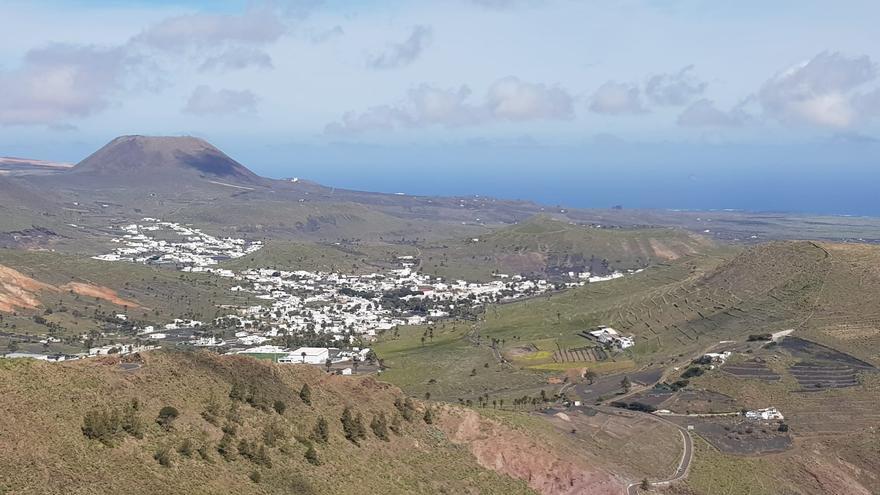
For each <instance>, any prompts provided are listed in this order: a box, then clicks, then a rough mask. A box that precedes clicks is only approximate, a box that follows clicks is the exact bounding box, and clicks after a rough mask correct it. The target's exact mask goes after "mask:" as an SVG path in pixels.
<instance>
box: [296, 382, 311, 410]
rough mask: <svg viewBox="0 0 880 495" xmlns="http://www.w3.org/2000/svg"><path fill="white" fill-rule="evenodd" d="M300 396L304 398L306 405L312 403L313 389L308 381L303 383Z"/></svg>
mask: <svg viewBox="0 0 880 495" xmlns="http://www.w3.org/2000/svg"><path fill="white" fill-rule="evenodd" d="M299 398H300V399H302V401H303V403H304V404H305V405H307V406H311V405H312V389H311V388H310V387H309V384H308V383H304V384H303V386H302V389H300V391H299Z"/></svg>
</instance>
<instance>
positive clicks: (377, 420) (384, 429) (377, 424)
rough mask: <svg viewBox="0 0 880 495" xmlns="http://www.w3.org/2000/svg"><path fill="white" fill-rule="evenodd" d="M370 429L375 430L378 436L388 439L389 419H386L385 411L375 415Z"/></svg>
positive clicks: (374, 432)
mask: <svg viewBox="0 0 880 495" xmlns="http://www.w3.org/2000/svg"><path fill="white" fill-rule="evenodd" d="M370 429H372V430H373V434H374V435H376V438H379V439H381V440H385V441H386V442H387V441H388V421H387V420H386V419H385V413H379V414H378V415H375V414H374V415H373V420H372V421H370Z"/></svg>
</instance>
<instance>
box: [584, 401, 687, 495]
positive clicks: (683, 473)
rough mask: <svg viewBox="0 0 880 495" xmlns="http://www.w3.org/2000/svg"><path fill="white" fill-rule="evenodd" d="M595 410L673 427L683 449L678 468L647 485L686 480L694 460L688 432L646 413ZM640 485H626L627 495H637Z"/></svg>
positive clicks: (611, 409) (610, 408)
mask: <svg viewBox="0 0 880 495" xmlns="http://www.w3.org/2000/svg"><path fill="white" fill-rule="evenodd" d="M595 408H596V409H597V410H599V411H602V412H604V413H607V414H617V415H620V416H625V415H627V414H634V415H641V416H643V417H650V418H652V419H653V420H655V421H658V422H660V423H666V424H668V425H672V426H674V427H675V429H676V430H678V433H679V435H681V441H682V444H683V449H682V453H681V460H680V461H679V462H678V467H677V468H676V469H675V472H674V473H672V476H671V477H669V478H666V479H662V480H654V481H651V480H648V483H650V484H651V486H663V485H668V484H670V483H674V482H676V481H681V480H683V479H685V478H687V474H688V470H690V467H691V462H692V461H693V459H694V441H693V438H691V434H690V432H688V430H687V429H686V428H685V427H683V426H679V425H677V424H675V423H673V422H671V421H668V420H666V419H664V418H663V417H661V416H657V415H655V414H648V413H643V412H638V411H630V410H621V409H617V408H613V407H605V406H596V407H595ZM640 484H641V482H633V483H630V484H629V485H627V487H626V493H627V495H638V493H639V485H640Z"/></svg>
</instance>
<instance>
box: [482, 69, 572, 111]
mask: <svg viewBox="0 0 880 495" xmlns="http://www.w3.org/2000/svg"><path fill="white" fill-rule="evenodd" d="M487 102H488V106H489V110H490V111H491V113H492V115H494V116H495V117H496V118H499V119H506V120H540V119H570V118H572V117H574V100H573V98H572V97H571V95H569V94H568V93H567V92H566V91H565V90H563V89H561V88H559V87H548V86H546V85H544V84H533V83H527V82H523V81H520V80H519V79H517V78H515V77H505V78H504V79H501V80H500V81H498V82H496V83H495V84H493V85H492V87H490V88H489V94H488V97H487Z"/></svg>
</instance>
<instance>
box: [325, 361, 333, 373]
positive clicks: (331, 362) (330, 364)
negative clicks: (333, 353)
mask: <svg viewBox="0 0 880 495" xmlns="http://www.w3.org/2000/svg"><path fill="white" fill-rule="evenodd" d="M324 366H325V367H327V373H330V367H331V366H333V361H332V360H331V359H330V358H327V360H326V361H324Z"/></svg>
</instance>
